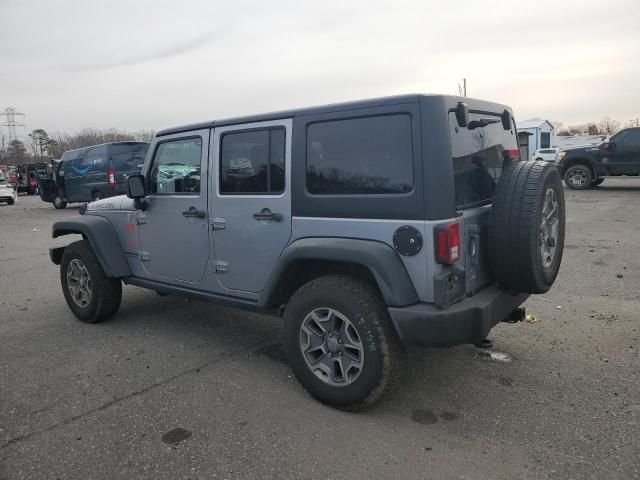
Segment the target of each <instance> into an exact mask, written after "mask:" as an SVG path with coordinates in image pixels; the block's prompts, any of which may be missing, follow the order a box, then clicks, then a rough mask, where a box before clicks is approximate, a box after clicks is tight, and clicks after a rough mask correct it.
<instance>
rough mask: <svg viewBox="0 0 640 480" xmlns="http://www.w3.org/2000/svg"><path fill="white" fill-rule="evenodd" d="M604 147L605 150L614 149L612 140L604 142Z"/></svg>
mask: <svg viewBox="0 0 640 480" xmlns="http://www.w3.org/2000/svg"><path fill="white" fill-rule="evenodd" d="M604 149H605V150H615V149H616V144H615V143H614V142H604Z"/></svg>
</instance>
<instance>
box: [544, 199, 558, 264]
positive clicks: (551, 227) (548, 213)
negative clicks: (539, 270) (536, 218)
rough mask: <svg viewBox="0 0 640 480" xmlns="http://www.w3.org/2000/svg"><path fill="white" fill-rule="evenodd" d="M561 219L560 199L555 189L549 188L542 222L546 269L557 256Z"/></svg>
mask: <svg viewBox="0 0 640 480" xmlns="http://www.w3.org/2000/svg"><path fill="white" fill-rule="evenodd" d="M559 218H560V209H559V207H558V197H557V196H556V192H555V190H554V189H553V188H548V189H547V192H546V193H545V197H544V203H543V205H542V221H541V222H540V255H541V257H542V266H543V267H545V268H549V267H550V266H551V264H552V263H553V259H554V258H555V256H556V248H557V246H558V224H559Z"/></svg>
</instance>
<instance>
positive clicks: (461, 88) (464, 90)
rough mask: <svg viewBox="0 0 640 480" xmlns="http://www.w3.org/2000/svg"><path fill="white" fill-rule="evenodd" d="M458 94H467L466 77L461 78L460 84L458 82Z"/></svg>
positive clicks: (462, 95)
mask: <svg viewBox="0 0 640 480" xmlns="http://www.w3.org/2000/svg"><path fill="white" fill-rule="evenodd" d="M458 95H460V96H461V97H466V96H467V79H466V78H463V79H462V85H460V84H459V83H458Z"/></svg>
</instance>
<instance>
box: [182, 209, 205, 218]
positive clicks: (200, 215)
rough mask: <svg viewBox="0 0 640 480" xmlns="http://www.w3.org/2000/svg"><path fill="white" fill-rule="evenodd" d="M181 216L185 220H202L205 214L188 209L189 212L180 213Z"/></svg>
mask: <svg viewBox="0 0 640 480" xmlns="http://www.w3.org/2000/svg"><path fill="white" fill-rule="evenodd" d="M182 216H183V217H187V218H204V217H206V216H207V212H205V211H204V210H198V209H197V208H196V207H189V210H185V211H184V212H182Z"/></svg>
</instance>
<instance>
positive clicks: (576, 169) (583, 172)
mask: <svg viewBox="0 0 640 480" xmlns="http://www.w3.org/2000/svg"><path fill="white" fill-rule="evenodd" d="M564 183H565V184H566V185H567V187H569V188H571V189H572V190H586V189H587V188H591V187H592V185H593V175H592V173H591V170H590V169H589V167H587V166H586V165H573V166H572V167H569V168H568V169H567V171H566V172H564Z"/></svg>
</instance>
